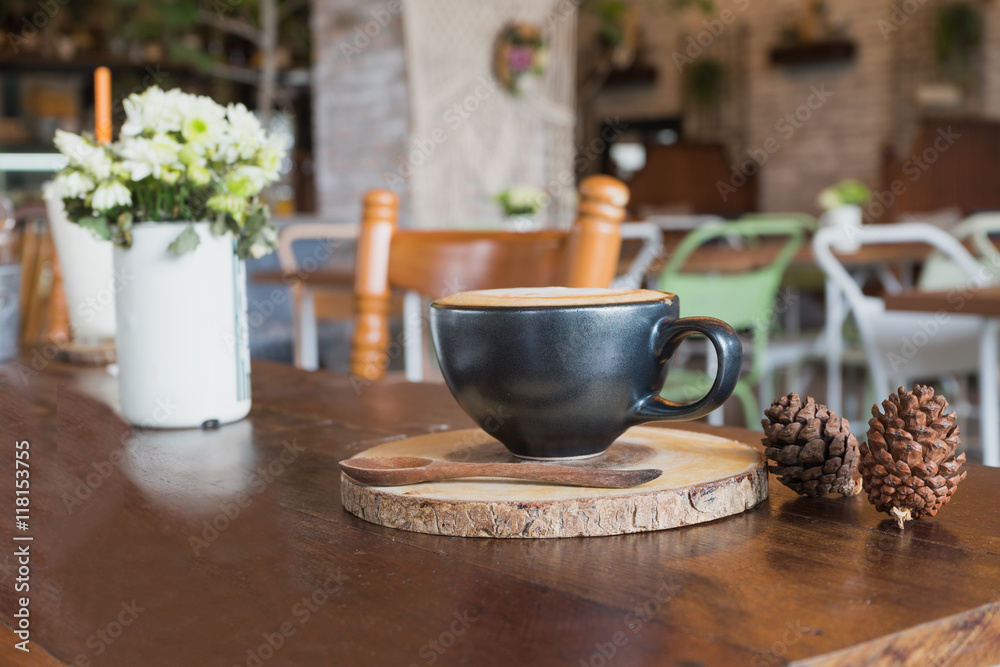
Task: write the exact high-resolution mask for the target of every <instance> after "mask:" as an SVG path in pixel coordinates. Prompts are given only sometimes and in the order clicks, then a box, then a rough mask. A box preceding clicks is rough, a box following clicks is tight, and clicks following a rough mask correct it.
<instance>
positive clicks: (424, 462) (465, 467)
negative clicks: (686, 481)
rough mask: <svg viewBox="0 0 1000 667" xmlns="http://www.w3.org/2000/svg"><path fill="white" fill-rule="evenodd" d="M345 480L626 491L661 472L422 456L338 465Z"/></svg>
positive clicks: (376, 483) (377, 483)
mask: <svg viewBox="0 0 1000 667" xmlns="http://www.w3.org/2000/svg"><path fill="white" fill-rule="evenodd" d="M340 469H341V470H343V471H344V474H345V475H347V476H348V477H351V478H353V479H356V480H358V481H359V482H363V483H364V484H371V485H372V486H402V485H404V484H417V483H419V482H434V481H437V480H439V479H455V478H458V477H511V478H513V479H529V480H532V481H534V482H551V483H553V484H567V485H569V486H595V487H599V488H605V489H627V488H629V487H630V486H638V485H640V484H645V483H646V482H651V481H652V480H654V479H656V478H657V477H659V476H660V475H662V474H663V471H662V470H657V469H655V468H649V469H646V470H609V469H604V470H600V469H595V468H576V467H572V466H561V465H554V464H551V463H451V462H448V461H439V460H436V459H427V458H424V457H422V456H362V457H358V458H353V459H347V460H345V461H341V462H340Z"/></svg>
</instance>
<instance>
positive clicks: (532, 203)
mask: <svg viewBox="0 0 1000 667" xmlns="http://www.w3.org/2000/svg"><path fill="white" fill-rule="evenodd" d="M494 199H495V200H496V202H497V203H498V204H500V208H501V209H502V210H503V214H504V217H505V218H506V220H505V224H504V227H506V228H507V229H510V230H512V231H515V232H530V231H533V230H536V229H539V228H541V222H540V221H539V220H538V218H537V216H538V214H539V213H540V212H541V211H542V210H543V209H544V208H545V206H546V205H547V204H548V196H547V195H546V194H545V192H544V191H543V190H540V189H539V188H536V187H532V186H530V185H515V186H512V187H509V188H507V189H506V190H504V191H502V192H500V193H499V194H498V195H497V196H496V197H494Z"/></svg>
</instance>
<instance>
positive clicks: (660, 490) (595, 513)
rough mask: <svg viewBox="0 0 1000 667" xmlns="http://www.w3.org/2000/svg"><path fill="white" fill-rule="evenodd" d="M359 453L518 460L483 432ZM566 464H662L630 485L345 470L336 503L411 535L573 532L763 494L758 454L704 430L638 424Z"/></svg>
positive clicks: (616, 528) (680, 515) (700, 511)
mask: <svg viewBox="0 0 1000 667" xmlns="http://www.w3.org/2000/svg"><path fill="white" fill-rule="evenodd" d="M357 456H426V457H429V458H435V459H441V460H445V461H474V462H486V461H495V462H516V461H519V460H520V459H518V458H516V457H515V456H514V455H513V454H511V453H510V452H508V451H507V449H506V448H504V446H503V445H501V444H500V443H499V442H497V441H496V440H494V439H493V438H491V437H490V436H489V435H487V434H486V433H485V432H484V431H481V430H479V429H468V430H460V431H443V432H440V433H432V434H429V435H421V436H417V437H413V438H406V439H404V440H395V441H393V442H388V443H384V444H381V445H378V446H377V447H372V448H371V449H368V450H366V451H364V452H361V453H360V454H358V455H357ZM565 465H578V466H584V467H602V468H633V469H634V468H659V469H661V470H663V475H662V476H661V477H659V478H658V479H655V480H653V481H652V482H649V483H648V484H643V485H642V486H637V487H633V488H631V489H594V488H582V487H572V486H559V485H555V484H545V483H539V482H527V481H521V480H512V479H497V478H478V479H467V480H465V479H461V480H445V481H440V482H427V483H423V484H411V485H408V486H367V485H365V484H362V483H360V482H356V481H354V480H352V479H351V478H349V477H347V476H346V475H344V474H343V473H342V474H341V500H342V501H343V503H344V508H345V509H347V511H349V512H351V513H352V514H355V515H357V516H359V517H361V518H362V519H364V520H365V521H370V522H371V523H376V524H379V525H382V526H388V527H390V528H399V529H402V530H410V531H413V532H417V533H431V534H435V535H459V536H462V537H578V536H591V535H620V534H622V533H638V532H644V531H651V530H663V529H666V528H676V527H678V526H686V525H690V524H694V523H702V522H704V521H711V520H713V519H718V518H721V517H724V516H730V515H732V514H739V513H740V512H743V511H744V510H747V509H749V508H751V507H754V506H756V505H757V504H758V503H760V502H762V501H763V500H764V499H765V498H767V465H766V462H765V459H764V455H763V453H762V452H761V451H760V450H759V449H758V448H755V447H752V446H750V445H747V444H744V443H741V442H736V441H735V440H727V439H725V438H720V437H718V436H714V435H709V434H706V433H692V432H690V431H679V430H674V429H665V428H653V427H648V426H637V427H634V428H631V429H629V430H628V431H626V433H625V434H624V435H623V436H621V437H620V438H619V439H618V440H617V441H616V442H615V444H614V445H612V446H611V447H610V448H609V449H608V451H607V452H605V453H604V454H602V455H601V456H599V457H596V458H592V459H587V460H585V461H570V462H567V463H566V464H565Z"/></svg>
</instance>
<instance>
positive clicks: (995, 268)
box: [917, 212, 1000, 290]
mask: <svg viewBox="0 0 1000 667" xmlns="http://www.w3.org/2000/svg"><path fill="white" fill-rule="evenodd" d="M990 233H1000V213H998V212H990V213H977V214H975V215H972V216H970V217H968V218H966V219H965V220H963V221H962V223H961V224H959V225H958V226H956V227H955V228H954V229H952V230H951V235H952V236H954V237H955V238H956V239H958V240H959V241H968V242H969V244H971V245H972V247H973V248H974V249H975V253H976V254H977V255H978V261H979V264H980V266H981V267H982V268H983V270H984V271H985V274H986V275H987V276H988V277H987V281H988V282H989V283H990V284H998V283H1000V250H997V247H996V246H995V245H993V241H992V239H990ZM967 282H968V277H967V276H966V275H965V272H964V271H962V270H961V269H960V268H959V267H957V266H956V265H955V263H954V262H952V261H951V260H950V259H949V258H948V257H947V256H946V255H944V254H942V253H940V252H935V253H933V254H932V255H931V256H930V257H928V258H927V261H926V262H925V263H924V266H923V269H921V271H920V277H919V278H918V280H917V284H918V286H919V287H920V289H927V290H933V289H948V288H951V287H959V286H961V285H963V284H965V283H967Z"/></svg>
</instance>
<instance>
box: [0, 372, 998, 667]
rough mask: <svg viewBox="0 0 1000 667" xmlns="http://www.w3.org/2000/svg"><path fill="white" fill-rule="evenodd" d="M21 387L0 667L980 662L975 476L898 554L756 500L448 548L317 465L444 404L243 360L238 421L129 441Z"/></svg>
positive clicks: (99, 388)
mask: <svg viewBox="0 0 1000 667" xmlns="http://www.w3.org/2000/svg"><path fill="white" fill-rule="evenodd" d="M39 365H40V366H42V368H41V369H40V370H39V371H38V373H37V375H35V374H33V373H32V372H27V373H26V374H24V375H22V373H23V371H24V369H31V357H30V356H29V357H26V358H25V359H24V360H22V361H21V362H20V366H19V365H18V363H17V362H8V363H6V364H3V365H0V406H2V414H3V420H2V422H0V431H2V436H3V442H5V443H7V444H6V445H5V446H4V448H3V454H2V456H3V457H4V459H3V460H4V463H3V465H2V466H0V469H2V470H3V474H2V476H0V480H2V481H0V488H2V489H3V491H2V497H3V499H4V505H3V506H4V507H5V508H11V507H12V505H13V502H12V499H13V490H12V480H13V472H12V471H13V467H14V464H13V460H14V448H13V443H14V442H15V441H21V440H29V441H30V443H31V448H30V452H31V458H30V465H31V468H30V470H31V478H30V479H31V495H30V498H31V505H30V508H31V512H30V529H29V530H28V531H25V532H19V533H18V536H30V537H32V538H33V540H32V541H31V542H27V543H26V542H12V541H11V538H12V535H11V533H12V530H13V525H12V524H13V521H12V520H11V517H10V514H11V512H8V515H7V517H6V518H5V520H4V521H3V524H2V525H3V533H2V535H0V539H3V540H5V542H6V544H7V545H8V546H7V547H5V548H4V549H3V550H2V556H0V579H2V585H0V620H2V622H3V623H6V624H8V625H13V624H14V622H15V620H16V619H15V618H14V617H13V614H14V611H15V604H14V597H15V594H14V592H13V587H12V578H13V577H14V572H15V571H16V567H17V563H16V562H15V556H14V555H13V554H12V552H13V547H12V545H14V546H16V545H21V544H25V543H26V544H28V545H30V553H31V562H30V568H31V572H30V586H31V590H30V619H31V644H30V646H31V649H32V652H31V654H30V660H25V656H24V654H22V653H20V652H19V651H16V650H14V649H12V648H11V647H12V645H13V643H14V642H15V641H16V638H15V637H14V636H13V635H12V633H11V631H10V630H9V629H7V628H5V627H4V625H3V624H2V623H0V664H30V665H43V666H44V665H57V664H74V665H88V664H93V665H128V666H133V665H142V666H143V667H155V666H158V665H170V666H171V667H174V666H177V665H185V666H187V665H192V666H193V665H199V666H200V665H227V666H228V665H251V666H253V665H257V666H258V667H260V666H261V665H263V666H266V667H270V666H272V665H338V666H339V665H344V666H354V665H365V666H368V665H431V664H435V665H458V664H467V665H477V666H479V665H494V664H495V665H571V666H574V667H575V666H577V665H585V666H586V665H594V666H596V665H612V664H619V665H646V664H657V665H661V664H662V665H686V666H689V667H690V666H693V665H737V664H750V665H779V664H785V663H787V662H789V661H794V662H796V663H799V664H805V663H806V662H808V664H811V665H817V664H823V665H826V664H840V665H860V664H872V663H873V662H875V661H876V660H885V661H887V662H886V664H888V663H889V662H891V663H892V664H913V665H922V666H923V665H945V664H969V665H976V664H994V663H996V662H997V661H1000V513H998V512H996V508H995V506H996V490H997V488H1000V470H997V469H990V468H985V467H983V466H978V465H969V466H968V469H969V476H968V479H967V480H966V481H965V482H963V484H962V486H961V487H960V488H959V490H958V492H957V493H956V495H955V497H954V500H953V501H952V503H951V504H949V505H948V506H947V507H946V508H945V509H944V510H942V512H941V514H940V515H939V516H938V518H936V519H934V520H925V521H919V522H916V523H915V524H913V525H912V526H910V527H908V528H907V530H906V531H905V532H903V533H900V532H899V531H897V530H896V529H895V528H894V527H893V523H892V522H891V521H889V520H888V519H887V518H886V517H885V515H881V514H878V513H876V512H875V511H874V510H873V509H872V507H871V506H870V505H868V503H867V501H866V500H864V499H862V498H860V497H854V498H849V499H842V498H839V497H838V498H827V499H817V500H810V499H805V498H798V497H796V496H795V495H793V494H792V493H791V492H790V491H788V490H787V489H785V488H784V487H782V486H780V485H779V484H778V483H777V482H775V481H774V480H773V479H772V485H771V497H770V499H769V500H768V501H766V502H765V503H764V504H763V505H762V506H761V507H759V508H757V509H754V510H750V511H748V512H745V513H744V514H741V515H737V516H734V517H731V518H728V519H723V520H720V521H716V522H713V523H708V524H702V525H697V526H691V527H687V528H682V529H678V530H672V531H666V532H658V533H642V534H636V535H623V536H618V537H605V538H574V539H562V540H489V539H474V538H448V537H439V536H433V535H423V534H417V533H408V532H402V531H396V530H392V529H388V528H383V527H380V526H375V525H372V524H369V523H366V522H364V521H362V520H360V519H358V518H357V517H355V516H353V515H351V514H348V513H347V512H345V511H344V510H343V508H342V507H341V504H340V479H339V473H338V471H337V468H336V462H337V461H338V460H340V459H343V458H345V457H348V456H350V455H352V454H355V453H357V452H359V451H361V450H363V449H366V448H368V447H371V446H372V445H374V444H375V443H379V442H385V441H387V440H391V439H393V438H399V437H402V436H406V435H413V434H419V433H427V432H431V431H435V430H439V429H445V428H468V427H470V426H472V424H471V422H470V421H469V419H468V418H467V417H465V415H464V414H463V413H461V412H460V410H459V408H458V407H457V405H456V404H455V402H454V401H453V400H452V398H451V397H450V396H449V395H448V393H447V391H446V389H445V388H444V387H442V386H436V385H424V384H405V383H398V384H373V385H368V386H360V387H356V386H355V385H353V384H352V383H351V381H350V380H349V379H348V378H346V377H340V376H335V375H332V374H328V373H323V372H319V373H307V372H304V371H298V370H295V369H293V368H290V367H286V366H280V365H276V364H269V363H255V365H254V368H253V392H254V407H253V410H252V412H251V413H250V417H249V418H248V419H247V420H245V421H243V422H240V423H238V424H233V425H228V426H224V427H222V428H221V429H219V430H217V431H207V432H203V431H190V430H189V431H165V432H145V433H143V432H136V431H133V430H131V429H130V428H129V427H128V426H127V425H126V424H124V423H123V422H121V421H120V420H119V418H118V417H117V416H116V414H115V412H114V411H113V410H112V409H111V408H109V407H108V404H115V402H116V401H117V397H116V388H115V382H114V380H113V378H111V377H110V376H108V375H107V374H106V373H105V372H104V371H102V370H95V369H76V368H69V367H65V366H59V365H57V364H55V363H54V362H49V363H47V364H39ZM22 377H24V378H25V379H26V383H25V381H24V380H22ZM692 428H706V427H704V426H697V425H694V426H692ZM715 432H717V433H720V434H724V435H728V436H730V437H738V438H742V439H745V440H746V441H750V442H753V441H755V440H756V438H757V437H758V435H759V434H757V433H754V432H751V431H745V430H742V429H731V428H730V429H725V428H723V429H717V430H716V431H715ZM46 652H47V653H46ZM19 659H20V660H21V661H20V662H17V661H18V660H19Z"/></svg>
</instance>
